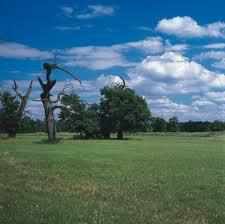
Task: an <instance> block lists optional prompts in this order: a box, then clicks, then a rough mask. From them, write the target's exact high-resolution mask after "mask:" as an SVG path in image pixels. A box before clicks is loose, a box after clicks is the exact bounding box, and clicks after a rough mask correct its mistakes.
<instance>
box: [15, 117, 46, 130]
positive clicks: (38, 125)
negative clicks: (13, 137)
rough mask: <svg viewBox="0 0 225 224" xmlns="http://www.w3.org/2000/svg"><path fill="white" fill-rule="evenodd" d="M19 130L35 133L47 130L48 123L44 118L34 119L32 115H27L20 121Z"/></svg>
mask: <svg viewBox="0 0 225 224" xmlns="http://www.w3.org/2000/svg"><path fill="white" fill-rule="evenodd" d="M18 132H20V133H35V132H46V123H45V121H43V120H39V119H37V120H34V119H32V118H31V117H28V116H25V117H23V118H22V119H20V121H19V125H18Z"/></svg>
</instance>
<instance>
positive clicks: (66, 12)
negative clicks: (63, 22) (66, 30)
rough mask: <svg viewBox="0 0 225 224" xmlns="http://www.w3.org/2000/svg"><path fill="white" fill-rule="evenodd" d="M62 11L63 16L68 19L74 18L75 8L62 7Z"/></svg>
mask: <svg viewBox="0 0 225 224" xmlns="http://www.w3.org/2000/svg"><path fill="white" fill-rule="evenodd" d="M60 9H61V10H62V12H63V14H64V15H65V16H67V17H72V15H73V13H74V9H73V7H70V6H61V7H60Z"/></svg>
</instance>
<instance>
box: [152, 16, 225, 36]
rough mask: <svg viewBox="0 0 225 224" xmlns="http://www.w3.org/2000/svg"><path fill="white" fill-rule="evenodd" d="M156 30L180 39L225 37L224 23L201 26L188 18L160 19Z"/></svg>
mask: <svg viewBox="0 0 225 224" xmlns="http://www.w3.org/2000/svg"><path fill="white" fill-rule="evenodd" d="M156 30H157V31H159V32H162V33H165V34H169V35H175V36H177V37H182V38H194V37H215V38H224V37H225V34H224V30H225V23H223V22H215V23H210V24H206V25H202V26H201V25H199V24H198V23H197V22H196V21H195V20H194V19H192V18H191V17H188V16H184V17H180V16H177V17H173V18H171V19H162V20H160V21H159V22H158V24H157V27H156Z"/></svg>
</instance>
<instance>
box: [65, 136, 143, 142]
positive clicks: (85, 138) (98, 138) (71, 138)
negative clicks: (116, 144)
mask: <svg viewBox="0 0 225 224" xmlns="http://www.w3.org/2000/svg"><path fill="white" fill-rule="evenodd" d="M66 140H75V141H77V140H78V141H79V140H86V141H91V140H102V141H110V140H116V141H127V140H142V139H141V138H133V137H125V138H123V139H117V138H116V137H111V138H102V137H92V138H87V137H85V136H80V135H74V136H72V137H68V138H66Z"/></svg>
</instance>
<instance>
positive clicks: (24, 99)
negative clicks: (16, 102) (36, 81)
mask: <svg viewBox="0 0 225 224" xmlns="http://www.w3.org/2000/svg"><path fill="white" fill-rule="evenodd" d="M13 90H14V91H15V93H16V95H17V96H18V97H19V98H20V106H19V109H18V112H17V114H18V121H17V122H16V123H15V124H13V125H12V127H10V131H9V137H16V129H17V127H18V122H19V121H20V120H21V119H22V117H23V114H24V111H25V108H26V105H27V101H28V99H29V97H30V93H31V90H32V81H31V82H30V85H29V87H28V89H27V92H26V94H25V95H22V94H21V93H20V92H19V91H18V85H17V83H16V81H14V82H13Z"/></svg>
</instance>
